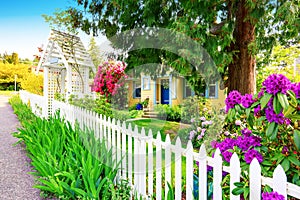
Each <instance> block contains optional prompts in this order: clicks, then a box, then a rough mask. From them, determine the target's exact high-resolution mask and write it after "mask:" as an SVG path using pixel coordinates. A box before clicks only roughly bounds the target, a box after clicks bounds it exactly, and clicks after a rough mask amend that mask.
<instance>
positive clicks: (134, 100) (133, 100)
mask: <svg viewBox="0 0 300 200" xmlns="http://www.w3.org/2000/svg"><path fill="white" fill-rule="evenodd" d="M127 83H128V100H129V102H128V106H129V107H130V106H133V105H134V104H136V103H138V102H140V98H133V82H132V81H128V82H127Z"/></svg>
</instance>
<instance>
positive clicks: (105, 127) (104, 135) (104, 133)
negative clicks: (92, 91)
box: [103, 115, 108, 147]
mask: <svg viewBox="0 0 300 200" xmlns="http://www.w3.org/2000/svg"><path fill="white" fill-rule="evenodd" d="M106 130H107V121H106V116H105V115H104V118H103V142H105V144H106V146H107V147H108V145H107V140H108V138H107V134H106Z"/></svg>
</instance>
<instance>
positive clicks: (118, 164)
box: [116, 120, 122, 178]
mask: <svg viewBox="0 0 300 200" xmlns="http://www.w3.org/2000/svg"><path fill="white" fill-rule="evenodd" d="M116 129H117V148H116V153H117V156H116V158H117V160H116V163H117V166H118V168H120V167H121V166H122V165H121V159H122V158H121V156H122V155H121V122H120V120H118V121H117V126H116ZM120 176H121V171H120V170H118V178H119V177H120Z"/></svg>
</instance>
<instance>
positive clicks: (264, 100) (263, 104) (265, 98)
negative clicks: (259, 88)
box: [260, 93, 273, 109]
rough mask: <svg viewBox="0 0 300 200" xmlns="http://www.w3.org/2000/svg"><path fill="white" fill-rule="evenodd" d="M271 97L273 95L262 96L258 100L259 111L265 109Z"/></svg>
mask: <svg viewBox="0 0 300 200" xmlns="http://www.w3.org/2000/svg"><path fill="white" fill-rule="evenodd" d="M272 96H273V95H272V94H269V93H265V94H264V96H263V97H262V98H261V99H260V106H261V109H264V108H265V107H266V105H267V104H268V102H269V101H270V99H271V97H272Z"/></svg>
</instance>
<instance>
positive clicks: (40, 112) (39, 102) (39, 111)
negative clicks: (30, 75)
mask: <svg viewBox="0 0 300 200" xmlns="http://www.w3.org/2000/svg"><path fill="white" fill-rule="evenodd" d="M19 94H20V98H21V100H22V102H23V103H25V104H27V105H29V106H30V108H31V110H32V112H33V113H34V114H35V115H37V116H39V117H44V116H45V115H44V112H45V111H46V109H47V108H46V104H45V99H44V97H43V96H40V95H37V94H32V93H29V92H27V91H25V90H20V91H19Z"/></svg>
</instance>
